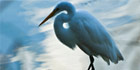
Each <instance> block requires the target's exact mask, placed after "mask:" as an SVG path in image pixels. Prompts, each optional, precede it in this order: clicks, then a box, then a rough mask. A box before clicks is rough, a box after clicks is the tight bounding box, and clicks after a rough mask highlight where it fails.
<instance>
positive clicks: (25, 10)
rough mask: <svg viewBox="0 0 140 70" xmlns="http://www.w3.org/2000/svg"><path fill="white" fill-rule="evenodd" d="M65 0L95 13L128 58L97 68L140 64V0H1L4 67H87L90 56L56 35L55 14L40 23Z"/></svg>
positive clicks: (139, 69) (132, 68)
mask: <svg viewBox="0 0 140 70" xmlns="http://www.w3.org/2000/svg"><path fill="white" fill-rule="evenodd" d="M61 1H69V2H71V3H73V5H74V6H75V7H76V9H82V10H86V11H88V12H89V13H91V14H92V15H93V16H95V17H96V18H97V19H98V20H100V22H101V23H102V24H103V25H104V26H105V27H106V29H107V30H108V31H109V32H110V34H111V35H112V37H113V38H114V40H115V41H116V43H117V45H118V48H119V49H120V50H121V52H122V54H123V56H124V59H125V60H124V61H122V62H120V63H119V64H111V65H110V66H108V65H107V64H106V63H105V62H104V61H103V60H102V59H101V58H100V57H99V58H96V60H95V64H94V65H95V68H96V69H97V70H140V59H139V58H140V0H51V1H50V0H0V70H86V69H87V66H88V64H89V61H88V56H87V55H85V54H84V53H83V52H82V51H81V50H80V49H79V48H76V49H75V50H74V51H73V50H71V49H69V48H67V47H65V45H63V44H61V43H60V42H59V41H58V39H57V38H56V37H55V34H54V30H53V20H54V18H52V19H50V20H49V21H48V22H46V24H44V25H43V26H42V27H40V28H38V25H39V23H40V22H41V21H42V20H43V19H44V18H45V17H46V16H47V15H48V14H49V13H50V12H51V11H52V9H53V8H54V7H55V6H56V5H57V3H59V2H61Z"/></svg>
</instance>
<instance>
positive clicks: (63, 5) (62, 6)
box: [39, 2, 75, 26]
mask: <svg viewBox="0 0 140 70" xmlns="http://www.w3.org/2000/svg"><path fill="white" fill-rule="evenodd" d="M64 10H66V11H68V12H71V11H73V10H74V11H75V8H74V7H73V5H72V4H71V3H69V2H61V3H59V4H58V5H57V6H56V7H55V8H54V10H53V11H52V12H51V13H50V14H49V15H48V16H47V17H46V18H45V19H44V20H43V21H42V22H41V23H40V24H39V26H41V25H42V24H44V23H45V22H46V21H47V20H48V19H49V18H51V17H53V16H55V15H56V14H58V13H59V12H61V11H64Z"/></svg>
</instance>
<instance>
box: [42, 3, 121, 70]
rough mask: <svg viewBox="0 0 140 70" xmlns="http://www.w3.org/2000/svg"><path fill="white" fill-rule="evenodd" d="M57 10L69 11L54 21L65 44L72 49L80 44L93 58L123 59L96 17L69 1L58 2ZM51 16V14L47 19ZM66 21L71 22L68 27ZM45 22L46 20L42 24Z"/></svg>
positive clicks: (57, 33) (59, 36)
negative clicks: (65, 26) (77, 8)
mask: <svg viewBox="0 0 140 70" xmlns="http://www.w3.org/2000/svg"><path fill="white" fill-rule="evenodd" d="M57 10H58V12H55V14H57V13H59V12H60V11H64V10H65V11H67V14H65V13H61V14H60V15H58V16H57V17H56V19H55V22H54V29H55V33H56V36H57V37H58V39H59V40H60V41H61V42H62V43H63V44H65V45H67V46H68V47H69V48H72V49H73V48H74V47H75V46H76V45H78V46H79V48H80V49H81V50H82V51H84V52H85V53H86V54H87V55H89V56H90V59H91V60H92V59H93V58H92V55H94V56H98V55H100V56H101V57H102V58H103V59H104V60H105V61H106V62H107V63H108V64H109V61H110V60H111V61H112V62H114V63H118V61H119V60H123V57H122V55H121V53H120V52H119V50H118V48H117V46H116V44H115V42H114V41H113V39H112V38H111V36H110V35H109V33H108V32H107V30H106V29H105V28H104V27H103V25H102V24H101V23H100V22H99V21H98V20H97V19H96V18H95V17H93V16H92V15H91V14H89V13H88V12H86V11H76V10H75V8H74V6H73V5H72V4H71V3H68V2H62V3H60V4H58V5H57V6H56V8H55V10H54V11H57ZM53 13H54V12H53ZM53 13H51V14H53ZM50 17H51V15H49V16H48V17H47V18H46V19H45V21H46V20H48V18H50ZM65 22H66V23H68V24H69V28H68V29H65V28H64V27H63V23H65ZM43 23H44V21H43V22H42V23H41V24H43ZM41 24H40V25H41ZM92 61H93V60H92ZM91 63H92V62H91ZM90 66H92V64H90ZM90 66H89V69H90Z"/></svg>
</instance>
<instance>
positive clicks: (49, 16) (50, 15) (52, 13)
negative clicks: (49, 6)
mask: <svg viewBox="0 0 140 70" xmlns="http://www.w3.org/2000/svg"><path fill="white" fill-rule="evenodd" d="M58 10H59V9H58V8H56V9H54V10H53V11H52V12H51V13H50V14H49V15H48V16H47V17H46V18H45V19H44V20H43V21H42V22H41V23H40V24H39V26H41V25H42V24H44V23H45V22H46V21H47V20H48V19H49V18H51V17H53V16H54V15H55V14H56V12H57V11H58Z"/></svg>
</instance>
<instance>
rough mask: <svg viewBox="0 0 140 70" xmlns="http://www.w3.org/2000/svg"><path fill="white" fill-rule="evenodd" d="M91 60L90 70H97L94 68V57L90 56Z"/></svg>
mask: <svg viewBox="0 0 140 70" xmlns="http://www.w3.org/2000/svg"><path fill="white" fill-rule="evenodd" d="M89 58H90V65H89V67H88V70H90V69H91V70H95V69H94V66H93V62H94V58H93V57H92V56H89Z"/></svg>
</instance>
